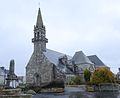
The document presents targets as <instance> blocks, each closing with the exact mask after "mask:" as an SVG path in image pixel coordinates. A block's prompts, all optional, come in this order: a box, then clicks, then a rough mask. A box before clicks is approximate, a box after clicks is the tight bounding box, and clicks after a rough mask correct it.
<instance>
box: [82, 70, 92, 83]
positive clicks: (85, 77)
mask: <svg viewBox="0 0 120 98" xmlns="http://www.w3.org/2000/svg"><path fill="white" fill-rule="evenodd" d="M90 77H91V72H90V71H89V70H88V69H86V70H85V71H84V79H85V81H86V82H89V81H90Z"/></svg>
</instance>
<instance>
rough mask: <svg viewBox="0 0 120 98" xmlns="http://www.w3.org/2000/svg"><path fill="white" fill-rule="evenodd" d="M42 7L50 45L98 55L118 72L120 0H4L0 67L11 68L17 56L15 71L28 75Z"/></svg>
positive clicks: (64, 50)
mask: <svg viewBox="0 0 120 98" xmlns="http://www.w3.org/2000/svg"><path fill="white" fill-rule="evenodd" d="M39 2H40V5H39ZM39 6H40V8H41V12H42V18H43V23H44V25H45V26H46V36H47V38H48V43H47V48H49V49H52V50H56V51H59V52H62V53H64V54H67V55H70V56H73V55H74V53H75V52H76V51H83V52H84V53H85V54H86V55H97V56H98V57H99V58H100V59H101V60H102V61H103V62H104V63H105V64H106V65H107V66H109V67H110V68H111V70H112V71H113V72H114V73H117V72H118V68H119V66H120V52H119V51H120V0H1V3H0V66H5V67H6V68H9V62H10V60H11V59H14V60H15V72H16V74H17V75H25V67H26V65H27V63H28V61H29V59H30V56H31V55H32V52H33V43H32V42H31V39H32V38H33V29H34V25H35V24H36V18H37V14H38V8H39Z"/></svg>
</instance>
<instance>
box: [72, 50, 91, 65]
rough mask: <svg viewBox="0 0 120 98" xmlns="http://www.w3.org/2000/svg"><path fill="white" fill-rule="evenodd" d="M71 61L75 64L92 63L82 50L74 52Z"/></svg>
mask: <svg viewBox="0 0 120 98" xmlns="http://www.w3.org/2000/svg"><path fill="white" fill-rule="evenodd" d="M72 61H74V63H75V64H93V63H92V62H91V61H90V60H89V58H88V57H87V56H86V55H85V54H84V53H83V52H82V51H78V52H76V53H75V55H74V56H73V58H72Z"/></svg>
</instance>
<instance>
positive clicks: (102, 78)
mask: <svg viewBox="0 0 120 98" xmlns="http://www.w3.org/2000/svg"><path fill="white" fill-rule="evenodd" d="M114 80H115V78H114V74H113V73H112V72H111V71H110V70H109V69H107V68H104V67H103V68H98V69H97V70H95V72H94V73H93V75H92V77H91V80H90V81H91V83H93V84H99V83H112V82H114Z"/></svg>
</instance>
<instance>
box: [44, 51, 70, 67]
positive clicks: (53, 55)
mask: <svg viewBox="0 0 120 98" xmlns="http://www.w3.org/2000/svg"><path fill="white" fill-rule="evenodd" d="M44 54H45V56H46V57H47V58H48V60H49V61H50V62H52V63H53V64H55V65H58V59H59V58H60V57H62V56H64V55H65V54H63V53H60V52H57V51H54V50H50V49H46V52H44ZM67 57H68V59H71V58H72V57H71V56H68V55H67Z"/></svg>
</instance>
